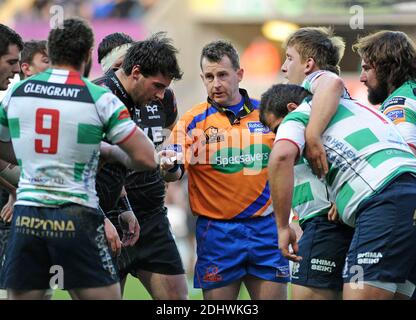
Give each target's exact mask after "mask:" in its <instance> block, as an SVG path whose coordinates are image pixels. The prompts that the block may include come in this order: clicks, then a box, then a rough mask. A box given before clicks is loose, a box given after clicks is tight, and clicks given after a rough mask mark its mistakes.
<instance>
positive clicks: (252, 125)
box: [247, 121, 270, 134]
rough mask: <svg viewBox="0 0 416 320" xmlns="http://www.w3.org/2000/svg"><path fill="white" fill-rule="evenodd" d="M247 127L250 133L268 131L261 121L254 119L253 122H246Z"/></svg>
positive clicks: (264, 132)
mask: <svg viewBox="0 0 416 320" xmlns="http://www.w3.org/2000/svg"><path fill="white" fill-rule="evenodd" d="M247 127H248V129H249V130H250V132H251V133H262V134H266V133H269V132H270V129H269V128H267V127H265V126H264V125H263V124H262V123H261V122H259V121H254V122H248V123H247Z"/></svg>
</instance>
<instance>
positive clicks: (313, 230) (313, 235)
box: [292, 215, 354, 290]
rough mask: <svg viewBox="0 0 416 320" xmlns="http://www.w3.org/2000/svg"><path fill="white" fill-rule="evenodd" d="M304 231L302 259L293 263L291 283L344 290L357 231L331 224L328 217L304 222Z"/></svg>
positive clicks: (300, 243) (300, 253) (301, 246)
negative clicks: (346, 263)
mask: <svg viewBox="0 0 416 320" xmlns="http://www.w3.org/2000/svg"><path fill="white" fill-rule="evenodd" d="M302 229H303V234H302V237H301V238H300V240H299V252H298V255H300V256H302V257H303V259H302V260H301V261H300V262H297V263H294V264H293V268H292V283H294V284H297V285H300V286H305V287H314V288H321V289H332V290H342V287H343V278H342V271H343V268H344V263H345V258H346V255H347V252H348V248H349V246H350V243H351V239H352V236H353V233H354V229H352V228H350V227H348V226H346V225H344V224H336V223H333V222H329V221H328V218H327V216H326V215H325V216H318V217H314V218H311V219H309V220H307V221H305V222H304V223H303V224H302Z"/></svg>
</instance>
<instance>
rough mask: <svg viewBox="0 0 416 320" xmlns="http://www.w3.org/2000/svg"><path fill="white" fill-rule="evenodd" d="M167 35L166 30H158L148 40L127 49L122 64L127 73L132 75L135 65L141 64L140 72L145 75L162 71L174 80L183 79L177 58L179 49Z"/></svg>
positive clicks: (153, 74) (152, 74)
mask: <svg viewBox="0 0 416 320" xmlns="http://www.w3.org/2000/svg"><path fill="white" fill-rule="evenodd" d="M165 35H166V33H165V32H158V33H156V34H154V35H152V36H151V37H150V38H148V39H146V40H143V41H138V42H136V43H135V44H134V45H133V46H132V47H131V48H130V49H129V50H128V51H127V54H126V56H125V58H124V61H123V65H122V68H123V70H124V72H125V73H126V75H130V74H131V71H132V70H133V67H134V66H136V65H139V66H140V72H141V74H143V75H144V76H145V77H148V76H155V75H157V74H158V73H161V74H162V75H163V76H165V77H168V78H170V79H172V80H180V79H182V72H181V69H180V68H179V65H178V61H177V59H176V54H177V53H178V50H177V49H176V48H175V47H174V46H173V45H172V40H171V39H169V38H166V37H165Z"/></svg>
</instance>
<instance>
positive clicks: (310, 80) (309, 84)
mask: <svg viewBox="0 0 416 320" xmlns="http://www.w3.org/2000/svg"><path fill="white" fill-rule="evenodd" d="M327 73H332V72H331V71H328V70H318V71H315V72H312V73H311V74H309V75H307V76H306V77H305V79H304V80H303V82H302V87H304V88H305V89H306V90H308V91H309V92H310V93H312V94H313V93H315V92H314V84H315V82H316V80H317V79H318V78H319V77H320V76H322V75H324V74H327ZM341 98H344V99H351V96H350V94H349V93H348V90H347V89H346V88H345V87H344V90H343V93H342V96H341Z"/></svg>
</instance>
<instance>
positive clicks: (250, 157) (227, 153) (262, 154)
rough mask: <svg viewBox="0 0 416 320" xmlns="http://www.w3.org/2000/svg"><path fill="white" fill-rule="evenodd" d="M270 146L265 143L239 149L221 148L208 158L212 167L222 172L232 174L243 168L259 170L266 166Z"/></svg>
mask: <svg viewBox="0 0 416 320" xmlns="http://www.w3.org/2000/svg"><path fill="white" fill-rule="evenodd" d="M270 151H271V150H270V147H269V146H267V145H265V144H253V145H250V146H249V147H247V148H245V149H243V150H241V149H239V148H223V149H220V150H218V151H217V152H216V153H214V154H213V156H212V158H211V159H210V161H211V163H212V167H213V168H214V169H215V170H217V171H220V172H222V173H228V174H233V173H237V172H240V171H241V170H243V169H245V168H246V169H251V170H261V169H263V168H265V167H267V163H268V161H269V154H270Z"/></svg>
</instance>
